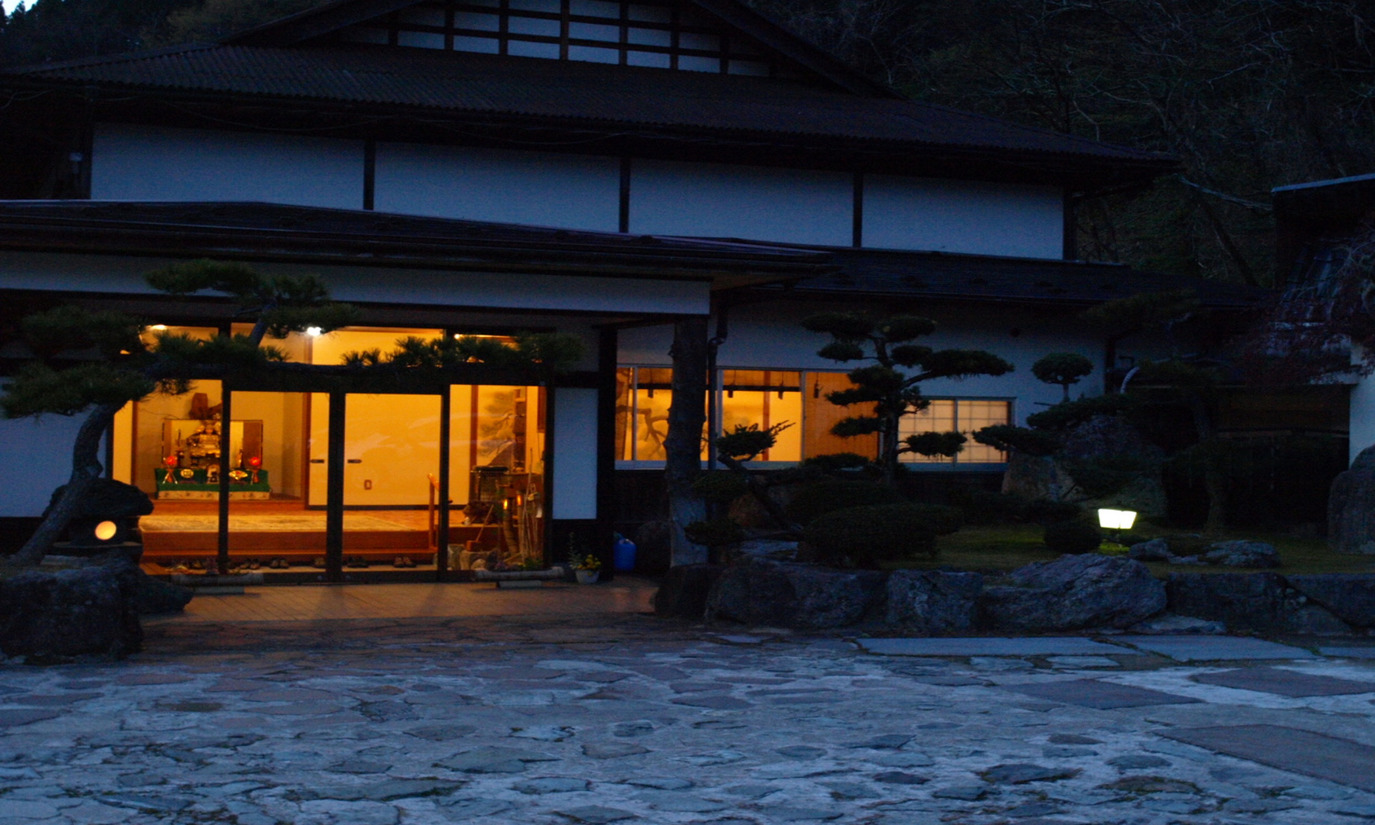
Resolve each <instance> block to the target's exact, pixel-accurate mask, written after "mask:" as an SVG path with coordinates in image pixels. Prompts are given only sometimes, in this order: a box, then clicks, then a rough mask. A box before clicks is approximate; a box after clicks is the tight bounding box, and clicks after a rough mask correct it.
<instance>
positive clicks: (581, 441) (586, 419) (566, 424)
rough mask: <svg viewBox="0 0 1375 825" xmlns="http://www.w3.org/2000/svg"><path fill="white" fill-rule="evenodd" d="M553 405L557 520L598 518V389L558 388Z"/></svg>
mask: <svg viewBox="0 0 1375 825" xmlns="http://www.w3.org/2000/svg"><path fill="white" fill-rule="evenodd" d="M551 395H552V396H553V405H554V416H555V417H554V442H553V444H552V445H551V450H552V453H553V457H554V467H553V470H554V478H553V481H552V482H551V483H550V489H551V490H552V492H553V494H554V502H553V504H554V512H553V517H554V518H556V519H590V518H596V517H597V391H596V390H594V389H572V388H560V389H558V390H555V391H553V392H552V393H551Z"/></svg>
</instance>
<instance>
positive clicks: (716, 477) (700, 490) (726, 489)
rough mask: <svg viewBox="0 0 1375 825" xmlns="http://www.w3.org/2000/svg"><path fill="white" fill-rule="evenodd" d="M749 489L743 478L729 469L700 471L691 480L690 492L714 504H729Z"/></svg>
mask: <svg viewBox="0 0 1375 825" xmlns="http://www.w3.org/2000/svg"><path fill="white" fill-rule="evenodd" d="M749 489H750V488H749V484H747V483H746V481H745V479H743V478H741V477H740V475H739V474H738V473H734V472H731V471H730V470H716V471H714V472H710V473H702V474H701V475H699V476H698V477H697V478H696V479H695V480H694V481H693V482H692V492H694V493H696V494H697V495H699V496H701V497H702V498H704V499H706V500H707V501H710V502H713V503H715V504H730V503H731V502H732V501H735V500H736V499H737V498H740V497H741V496H743V495H745V494H746V493H748V492H749Z"/></svg>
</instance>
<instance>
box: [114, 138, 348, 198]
mask: <svg viewBox="0 0 1375 825" xmlns="http://www.w3.org/2000/svg"><path fill="white" fill-rule="evenodd" d="M91 198H92V199H94V200H149V201H264V202H267V203H285V204H291V205H295V206H327V207H335V208H340V209H361V208H362V207H363V144H362V142H361V141H352V140H332V139H325V138H311V137H298V136H291V135H261V134H251V133H248V132H211V131H202V130H197V129H164V128H159V127H153V126H132V125H124V124H109V123H102V124H98V125H97V127H96V130H95V137H94V140H93V148H92V150H91Z"/></svg>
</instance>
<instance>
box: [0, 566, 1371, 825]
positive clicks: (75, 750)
mask: <svg viewBox="0 0 1375 825" xmlns="http://www.w3.org/2000/svg"><path fill="white" fill-rule="evenodd" d="M608 590H609V589H608ZM415 592H416V593H417V594H419V593H424V592H428V591H424V590H417V591H415ZM543 597H544V598H554V597H555V595H554V591H550V593H548V594H544V596H543ZM223 598H226V599H229V598H232V597H223ZM521 598H523V599H527V600H528V599H538V598H541V596H538V595H524V596H522V597H521ZM207 603H208V602H207ZM491 603H494V602H489V604H491ZM611 603H614V604H618V605H621V606H620V607H617V608H614V609H608V610H606V611H605V612H597V611H595V610H590V609H580V610H576V611H569V612H564V613H560V612H559V611H557V610H548V611H545V612H538V611H528V612H526V613H522V614H520V615H500V614H501V612H502V611H499V610H487V611H478V612H477V614H474V612H472V611H468V612H467V613H465V614H463V615H438V616H435V615H431V616H419V617H416V616H411V617H395V616H383V617H378V616H363V617H361V618H346V619H339V618H332V619H317V620H310V621H301V620H289V621H246V620H242V619H225V618H223V617H222V616H221V617H220V618H216V616H215V615H213V613H214V611H210V612H206V611H205V610H201V611H200V612H199V613H194V614H188V615H187V616H184V617H171V618H160V619H156V620H153V621H150V622H149V623H148V627H147V641H146V645H145V651H144V652H142V653H140V654H137V655H135V656H134V657H132V658H130V659H129V660H126V661H124V662H119V663H92V664H79V665H63V666H52V667H38V666H31V665H25V664H22V663H17V662H12V661H11V662H6V663H3V664H0V823H6V824H7V825H27V823H43V824H44V825H57V824H58V823H77V824H78V825H83V824H84V823H129V824H130V825H142V823H188V825H190V824H191V823H237V825H278V824H279V823H291V825H315V824H316V823H319V825H332V824H333V823H338V824H339V825H374V824H375V825H412V824H413V823H414V824H415V825H420V824H421V823H453V822H464V823H478V824H479V825H481V824H482V823H534V824H535V825H542V824H543V823H550V824H551V825H552V824H553V823H560V824H563V823H586V824H588V825H602V823H656V824H657V823H714V824H715V825H746V823H755V824H756V825H765V824H766V823H810V822H836V823H875V824H877V823H968V824H969V825H975V824H977V825H993V824H994V823H1010V824H1015V825H1049V824H1050V823H1061V824H1062V825H1063V824H1064V823H1084V824H1086V825H1087V824H1091V825H1103V824H1104V823H1109V824H1110V823H1122V824H1123V825H1125V824H1126V823H1132V824H1133V825H1135V824H1136V823H1140V824H1141V825H1147V824H1148V823H1149V824H1150V825H1155V824H1156V823H1159V824H1160V825H1168V824H1170V823H1179V824H1180V825H1205V824H1206V825H1213V824H1214V823H1217V824H1218V825H1243V823H1245V824H1249V823H1284V825H1304V824H1305V823H1314V825H1316V824H1317V823H1322V825H1342V823H1370V822H1375V770H1372V768H1375V721H1373V720H1372V714H1373V713H1375V705H1372V702H1375V658H1372V656H1375V647H1370V646H1368V645H1370V644H1371V643H1372V642H1375V640H1369V639H1328V640H1317V641H1313V640H1308V641H1294V640H1287V641H1285V642H1284V643H1280V642H1274V641H1267V640H1260V639H1253V638H1232V637H1165V638H1162V637H1148V636H1125V635H1118V636H1111V635H1109V636H1064V637H1054V638H1036V637H1032V638H1020V639H1014V638H985V637H971V638H941V639H910V638H868V637H864V636H857V635H855V634H849V635H846V634H820V635H811V634H802V633H787V632H782V631H775V630H769V629H766V628H736V627H708V626H704V625H701V624H694V623H687V622H677V621H669V620H663V619H658V618H655V617H653V616H651V615H647V614H646V613H644V612H642V610H638V609H634V606H635V605H639V604H641V602H640V601H637V600H636V599H635V598H629V599H628V600H622V601H616V600H611ZM192 604H193V605H194V604H195V602H194V601H193V603H192ZM626 605H629V606H630V607H626Z"/></svg>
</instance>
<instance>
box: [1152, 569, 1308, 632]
mask: <svg viewBox="0 0 1375 825" xmlns="http://www.w3.org/2000/svg"><path fill="white" fill-rule="evenodd" d="M1284 588H1285V584H1284V579H1283V578H1282V577H1280V576H1279V575H1278V574H1276V573H1171V574H1170V577H1169V579H1168V580H1167V581H1166V584H1165V590H1166V592H1167V593H1168V594H1169V600H1170V611H1171V612H1173V613H1177V614H1179V615H1181V616H1192V617H1194V618H1196V619H1208V620H1210V621H1215V622H1222V623H1223V624H1224V625H1226V626H1227V627H1228V629H1230V630H1245V631H1253V632H1258V633H1273V632H1276V631H1278V630H1279V629H1280V628H1281V627H1282V625H1283V620H1282V616H1283V604H1284Z"/></svg>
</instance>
